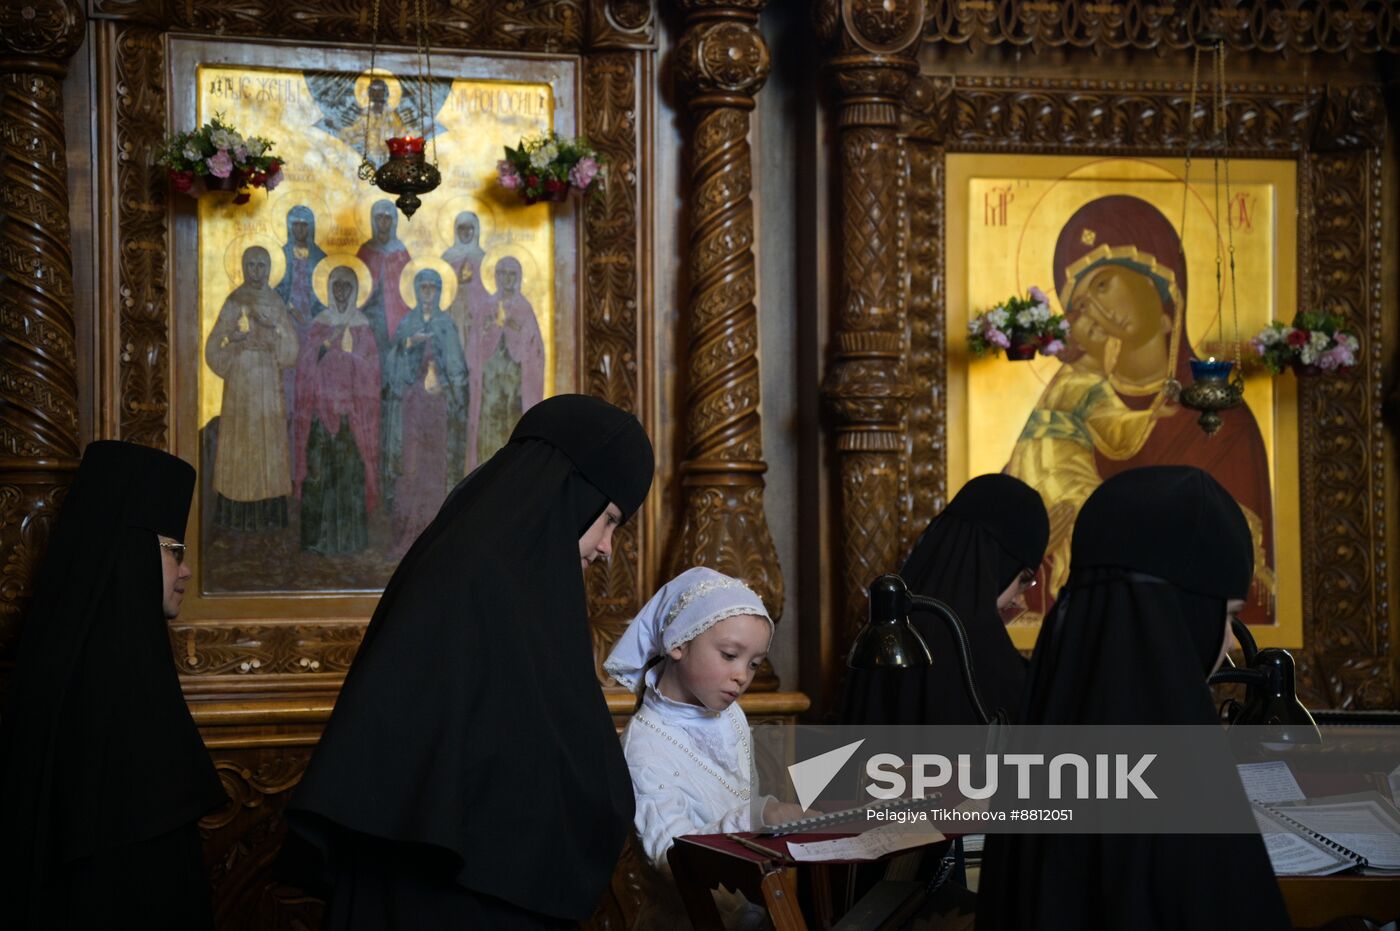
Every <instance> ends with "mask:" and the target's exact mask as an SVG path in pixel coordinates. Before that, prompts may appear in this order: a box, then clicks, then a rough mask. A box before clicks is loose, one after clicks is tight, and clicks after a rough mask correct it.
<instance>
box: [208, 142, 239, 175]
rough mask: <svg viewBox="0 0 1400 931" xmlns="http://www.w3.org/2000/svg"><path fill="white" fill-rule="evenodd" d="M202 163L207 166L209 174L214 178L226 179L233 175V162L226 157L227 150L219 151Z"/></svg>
mask: <svg viewBox="0 0 1400 931" xmlns="http://www.w3.org/2000/svg"><path fill="white" fill-rule="evenodd" d="M204 162H205V164H207V165H208V166H209V173H210V174H211V175H213V176H214V177H216V178H227V177H228V176H229V175H230V174H232V173H233V160H232V159H231V158H229V157H228V149H220V150H219V151H217V152H215V153H214V155H213V157H212V158H206V159H205V160H204Z"/></svg>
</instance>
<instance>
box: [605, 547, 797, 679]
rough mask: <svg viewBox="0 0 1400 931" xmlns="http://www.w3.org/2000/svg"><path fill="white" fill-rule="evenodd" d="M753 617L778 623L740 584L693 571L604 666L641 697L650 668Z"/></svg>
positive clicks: (666, 589) (657, 599)
mask: <svg viewBox="0 0 1400 931" xmlns="http://www.w3.org/2000/svg"><path fill="white" fill-rule="evenodd" d="M740 614H752V615H754V616H756V617H761V618H763V619H764V620H765V621H767V622H768V630H769V633H770V634H771V633H772V631H773V619H772V618H771V617H769V616H768V610H767V609H766V608H764V607H763V599H762V598H759V597H758V595H756V594H754V592H753V589H751V588H749V587H748V586H747V585H745V584H744V583H743V582H740V581H739V580H738V579H733V578H730V577H729V576H727V575H724V574H723V573H720V572H716V571H715V570H713V569H706V568H704V567H703V566H700V567H697V568H694V569H687V570H685V571H684V572H682V573H681V574H680V575H678V576H676V577H675V578H674V579H672V580H671V581H669V582H667V583H666V584H665V585H663V586H661V588H660V589H659V590H658V591H657V592H656V594H655V595H653V596H652V597H651V600H650V601H648V602H647V603H646V606H645V607H644V608H642V610H641V613H639V614H638V615H637V616H636V617H634V618H633V619H632V623H631V624H629V625H628V626H627V630H626V632H625V633H623V635H622V637H621V638H620V639H619V640H618V641H617V644H616V645H615V646H614V647H613V650H612V653H610V654H608V660H607V662H605V663H604V664H603V668H604V669H605V670H607V672H608V674H609V675H611V676H612V677H613V678H614V679H616V680H617V681H618V682H620V683H622V685H623V686H625V687H627V688H629V689H632V690H633V691H636V690H637V689H638V688H639V687H640V684H641V680H642V673H643V671H644V670H645V669H646V667H647V664H648V663H649V662H651V661H652V660H653V659H655V658H656V657H658V656H663V655H665V654H666V653H669V652H670V651H671V650H674V649H675V648H676V647H678V646H680V645H681V644H683V643H688V642H690V641H691V640H694V639H695V638H696V637H698V636H700V635H701V634H703V633H704V632H705V631H707V630H709V629H710V628H711V627H714V626H715V625H716V624H718V623H719V622H720V621H722V620H724V619H725V618H730V617H735V616H737V615H740Z"/></svg>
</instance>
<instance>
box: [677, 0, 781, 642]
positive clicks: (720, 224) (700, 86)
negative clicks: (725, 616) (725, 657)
mask: <svg viewBox="0 0 1400 931" xmlns="http://www.w3.org/2000/svg"><path fill="white" fill-rule="evenodd" d="M765 2H766V0H681V3H680V6H681V9H682V10H683V11H684V13H685V32H684V34H683V35H682V36H681V40H680V43H679V45H678V46H677V47H676V53H675V56H676V70H677V75H678V77H679V79H680V85H681V88H682V89H683V91H684V93H685V94H686V95H687V97H688V100H689V107H690V113H691V117H692V122H691V126H690V139H689V143H690V145H689V149H690V192H689V194H690V304H689V319H688V321H687V323H688V327H687V329H688V333H689V352H688V361H689V369H688V371H687V373H686V375H687V378H686V383H687V384H688V387H689V390H688V394H687V397H686V427H685V429H686V433H685V435H686V453H685V461H684V462H682V463H681V475H682V479H681V482H682V485H683V487H684V489H685V496H684V497H685V502H684V508H685V511H684V516H683V518H682V521H681V527H680V531H679V534H678V536H677V538H676V541H675V545H674V546H673V547H672V551H671V560H670V568H671V570H672V572H675V571H679V570H682V569H685V568H687V567H689V566H694V565H706V566H710V567H712V568H715V569H719V570H720V571H722V572H727V573H729V574H731V575H735V576H738V577H740V578H742V579H744V580H745V581H746V582H748V583H749V584H750V585H752V586H753V588H754V590H755V591H757V592H758V593H759V595H761V596H762V598H763V601H764V604H766V605H767V606H768V610H769V611H770V612H772V614H773V618H774V620H776V619H777V618H778V616H779V615H780V614H781V612H782V610H783V578H782V575H781V573H780V572H779V569H778V555H777V552H776V550H774V548H773V540H772V537H771V536H769V533H768V521H767V519H766V518H765V517H764V513H763V473H764V472H765V471H766V470H767V468H768V467H767V465H766V464H765V463H764V461H763V437H762V432H761V430H760V423H759V414H758V408H759V403H758V402H759V370H758V312H757V310H756V309H755V307H754V293H755V275H754V256H753V240H754V221H753V201H752V200H751V199H750V197H749V193H750V189H751V187H752V184H753V172H752V166H751V163H750V152H749V142H748V133H749V112H750V111H752V110H753V107H754V94H756V93H757V92H758V89H759V88H760V87H762V86H763V82H764V80H765V79H766V78H767V77H768V69H769V56H768V46H767V45H766V44H765V43H764V41H763V36H762V35H761V34H760V33H759V31H758V14H759V11H761V10H762V9H763V6H764V3H765Z"/></svg>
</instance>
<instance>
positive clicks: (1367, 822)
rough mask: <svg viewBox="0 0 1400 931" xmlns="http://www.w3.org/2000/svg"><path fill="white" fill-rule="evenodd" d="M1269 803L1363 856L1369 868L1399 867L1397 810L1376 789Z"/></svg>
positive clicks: (1398, 818)
mask: <svg viewBox="0 0 1400 931" xmlns="http://www.w3.org/2000/svg"><path fill="white" fill-rule="evenodd" d="M1271 807H1272V808H1273V809H1274V810H1275V811H1276V812H1278V813H1279V814H1282V815H1284V816H1286V817H1288V818H1292V819H1293V820H1294V821H1297V822H1298V823H1299V824H1302V825H1304V826H1305V827H1307V828H1308V829H1309V830H1312V831H1316V832H1317V833H1318V834H1321V835H1322V836H1323V837H1326V838H1328V839H1330V840H1333V841H1335V842H1337V843H1338V844H1341V845H1342V846H1343V847H1347V848H1349V849H1350V850H1353V851H1355V852H1356V853H1358V854H1360V855H1361V856H1363V857H1365V858H1366V865H1367V866H1369V867H1370V868H1372V869H1378V870H1400V811H1396V809H1395V806H1394V805H1392V804H1390V803H1389V802H1388V801H1386V800H1385V798H1384V797H1382V796H1381V795H1380V794H1379V793H1377V792H1360V793H1357V794H1355V795H1337V796H1333V797H1331V798H1328V799H1318V800H1315V801H1307V802H1294V803H1280V804H1276V805H1273V806H1271Z"/></svg>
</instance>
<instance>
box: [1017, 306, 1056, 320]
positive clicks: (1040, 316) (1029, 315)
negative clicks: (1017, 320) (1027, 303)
mask: <svg viewBox="0 0 1400 931" xmlns="http://www.w3.org/2000/svg"><path fill="white" fill-rule="evenodd" d="M1021 317H1022V318H1023V320H1024V321H1025V322H1029V323H1044V322H1045V321H1047V320H1049V319H1050V305H1049V304H1033V305H1031V307H1030V308H1029V309H1027V310H1023V311H1021Z"/></svg>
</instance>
